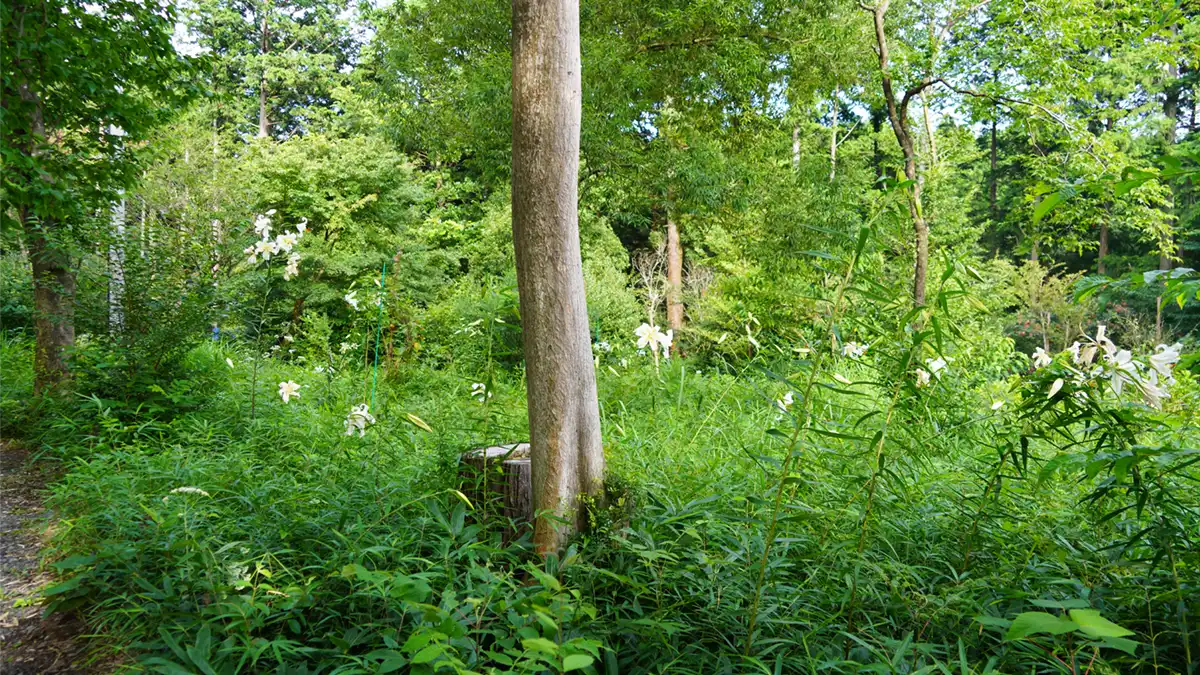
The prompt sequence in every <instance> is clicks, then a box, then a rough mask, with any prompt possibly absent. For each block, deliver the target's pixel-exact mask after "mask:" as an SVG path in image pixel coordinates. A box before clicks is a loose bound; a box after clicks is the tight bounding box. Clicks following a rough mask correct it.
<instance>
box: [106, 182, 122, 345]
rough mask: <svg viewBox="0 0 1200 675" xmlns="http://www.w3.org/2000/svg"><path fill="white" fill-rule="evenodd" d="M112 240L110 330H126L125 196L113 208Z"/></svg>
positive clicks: (109, 291) (115, 331) (110, 257)
mask: <svg viewBox="0 0 1200 675" xmlns="http://www.w3.org/2000/svg"><path fill="white" fill-rule="evenodd" d="M111 234H112V238H113V242H112V243H111V244H109V246H108V330H109V331H110V332H111V333H120V332H121V331H123V330H125V194H124V192H123V191H122V193H121V196H120V199H118V200H117V201H116V202H115V203H113V207H112V232H111Z"/></svg>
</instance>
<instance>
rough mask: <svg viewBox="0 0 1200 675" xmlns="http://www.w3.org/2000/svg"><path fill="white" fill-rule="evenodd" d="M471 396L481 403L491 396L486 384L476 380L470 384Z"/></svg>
mask: <svg viewBox="0 0 1200 675" xmlns="http://www.w3.org/2000/svg"><path fill="white" fill-rule="evenodd" d="M471 397H472V398H474V399H475V400H476V401H479V402H480V403H483V402H484V401H486V400H488V399H489V398H491V397H492V392H491V391H489V390H488V388H487V385H486V384H484V383H482V382H476V383H475V384H472V385H471Z"/></svg>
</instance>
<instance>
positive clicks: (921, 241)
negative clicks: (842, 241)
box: [870, 0, 929, 307]
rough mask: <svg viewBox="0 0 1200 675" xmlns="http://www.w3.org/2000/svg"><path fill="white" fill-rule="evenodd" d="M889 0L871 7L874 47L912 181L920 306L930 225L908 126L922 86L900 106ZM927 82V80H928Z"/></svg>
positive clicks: (915, 274)
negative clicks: (891, 48)
mask: <svg viewBox="0 0 1200 675" xmlns="http://www.w3.org/2000/svg"><path fill="white" fill-rule="evenodd" d="M889 2H890V0H881V2H880V3H879V4H878V5H876V6H875V7H873V8H871V10H870V11H871V15H872V18H873V22H874V26H875V46H876V53H877V55H878V56H879V72H880V74H881V75H882V78H881V82H882V85H883V100H884V104H885V105H886V107H887V116H888V121H889V122H890V123H891V126H892V133H894V134H895V136H896V142H897V143H899V145H900V150H901V151H902V152H903V153H904V176H905V178H907V179H908V180H909V181H912V187H911V188H910V189H909V193H908V211H909V214H910V215H911V216H912V221H913V241H914V244H915V249H916V251H915V256H914V257H915V260H914V261H913V304H914V305H916V306H918V307H920V306H922V305H924V304H925V277H926V276H927V272H928V269H929V226H928V224H926V222H925V214H924V210H923V209H922V206H921V187H922V186H921V181H920V180H918V178H919V176H918V174H917V151H916V148H915V147H914V144H913V137H912V133H911V132H910V130H909V127H908V103H909V101H910V100H911V99H912V97H913V96H916V95H918V94H920V93H921V90H922V89H923V88H924V87H923V86H918V87H916V88H914V89H910V90H909V91H906V92H905V93H904V97H903V98H902V99H901V100H900V102H899V103H897V101H896V91H895V89H894V86H893V84H892V76H891V63H890V60H889V57H888V43H887V33H886V32H885V31H884V25H883V17H884V15H885V14H887V10H888V4H889ZM927 81H928V80H927Z"/></svg>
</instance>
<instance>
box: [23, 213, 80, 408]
mask: <svg viewBox="0 0 1200 675" xmlns="http://www.w3.org/2000/svg"><path fill="white" fill-rule="evenodd" d="M21 221H22V222H23V223H24V225H25V241H26V243H27V244H28V245H29V259H30V263H32V266H33V309H34V354H33V377H34V379H33V391H34V393H35V394H43V393H47V392H50V391H53V390H55V389H57V388H58V387H59V386H61V385H62V384H64V383H65V382H66V381H67V378H68V377H69V375H70V373H69V371H68V369H67V355H66V351H67V349H68V348H69V347H71V345H73V344H75V273H74V272H73V271H72V269H71V261H70V256H68V255H67V252H66V251H64V250H63V249H62V248H61V246H59V245H57V243H56V242H51V241H50V240H49V239H48V238H47V233H48V232H52V231H53V230H54V229H55V223H54V221H52V220H49V219H42V220H41V221H40V222H38V220H37V218H36V217H34V216H33V215H32V214H30V213H28V212H25V213H22V214H21Z"/></svg>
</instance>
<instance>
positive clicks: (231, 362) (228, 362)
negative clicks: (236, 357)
mask: <svg viewBox="0 0 1200 675" xmlns="http://www.w3.org/2000/svg"><path fill="white" fill-rule="evenodd" d="M225 363H227V364H229V367H230V368H232V367H233V359H231V358H228V357H227V358H226V359H225Z"/></svg>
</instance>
